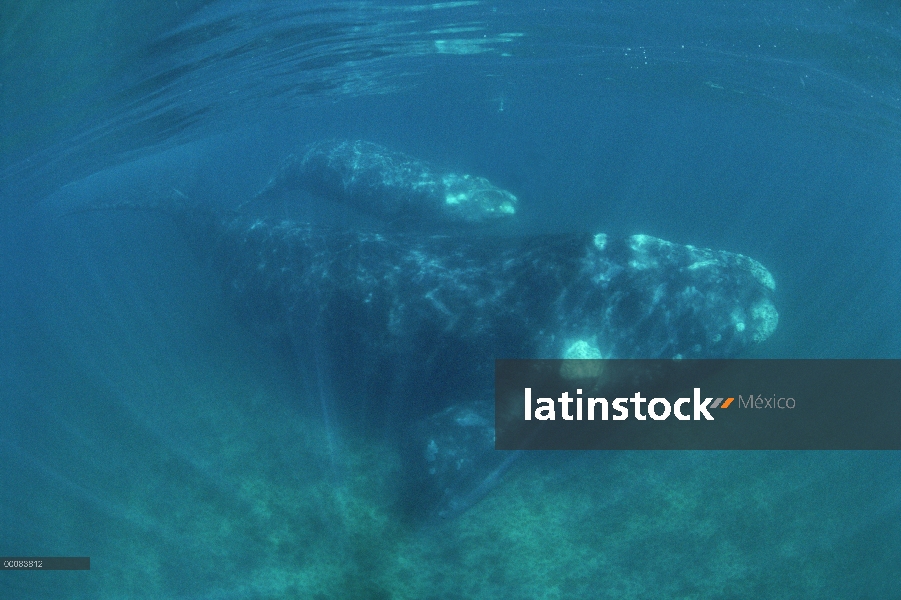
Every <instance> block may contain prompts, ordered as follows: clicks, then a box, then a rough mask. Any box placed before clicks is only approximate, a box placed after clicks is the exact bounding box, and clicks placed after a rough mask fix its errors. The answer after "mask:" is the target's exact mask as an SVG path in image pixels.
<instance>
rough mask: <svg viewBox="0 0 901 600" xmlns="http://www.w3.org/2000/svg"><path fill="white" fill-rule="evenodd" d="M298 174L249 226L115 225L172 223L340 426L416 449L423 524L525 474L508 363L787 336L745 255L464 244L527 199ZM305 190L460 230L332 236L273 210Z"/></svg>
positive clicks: (607, 243)
mask: <svg viewBox="0 0 901 600" xmlns="http://www.w3.org/2000/svg"><path fill="white" fill-rule="evenodd" d="M366 153H370V154H371V156H368V157H363V156H362V155H363V154H366ZM352 155H353V156H356V157H357V158H356V159H354V160H356V161H357V162H354V160H351V156H352ZM297 156H301V155H300V154H298V155H297ZM297 156H293V157H289V158H288V159H287V160H286V161H285V162H283V164H282V166H281V167H279V170H278V172H277V173H276V175H275V176H274V177H273V179H272V181H271V182H270V183H269V184H267V186H266V187H265V188H264V189H263V190H261V192H260V193H259V194H257V196H256V197H254V198H253V199H252V200H251V201H249V202H247V203H245V204H244V205H241V206H240V208H239V209H238V210H226V209H224V208H222V206H221V205H211V204H206V203H202V202H192V201H190V200H189V199H188V198H186V197H185V196H184V195H182V194H174V195H173V196H172V198H170V199H168V200H165V201H161V202H156V203H153V204H145V205H144V206H143V207H141V206H138V205H135V204H120V205H118V206H114V207H112V208H138V209H144V210H146V209H152V210H157V211H162V212H164V213H166V214H167V215H169V216H170V217H171V218H172V220H173V221H174V223H175V224H176V226H177V227H178V228H179V229H181V230H182V231H183V233H184V234H185V236H186V238H187V239H188V241H189V242H190V244H191V245H192V246H193V247H194V248H195V250H196V251H197V252H198V253H199V254H201V255H202V256H203V257H204V261H205V262H206V263H207V264H208V265H209V266H210V268H211V269H212V270H213V271H214V273H215V275H216V277H217V278H218V279H219V281H221V286H222V291H223V294H224V295H225V297H226V298H227V299H228V301H229V303H230V305H231V306H232V307H233V309H234V311H235V313H236V315H237V317H238V319H239V320H240V322H241V323H242V324H243V326H244V327H245V328H246V329H247V330H248V331H250V332H252V334H253V335H256V336H259V337H260V338H262V339H265V340H267V341H268V342H270V343H273V344H275V345H278V346H279V347H282V348H286V349H288V350H290V351H291V352H292V353H293V355H294V357H295V359H296V361H297V363H298V364H299V365H300V366H301V367H302V366H303V365H304V364H307V365H309V364H314V365H316V369H317V370H318V372H319V373H331V374H333V379H334V381H333V382H331V385H330V389H331V390H332V392H333V394H332V395H333V397H334V398H335V400H334V402H335V409H336V418H340V419H347V420H349V421H350V422H354V420H355V419H356V420H357V422H366V423H370V424H378V425H380V426H384V427H387V428H388V431H391V432H392V435H394V436H396V439H398V440H403V442H402V443H400V446H402V447H403V451H404V452H405V453H408V455H409V456H410V457H411V460H409V461H408V469H410V471H411V472H410V473H408V474H407V478H408V479H409V481H410V482H411V489H412V490H415V493H411V494H410V497H415V498H421V499H422V500H421V501H422V503H423V505H420V506H417V507H416V510H414V511H413V512H422V511H423V510H424V511H425V512H432V513H433V514H438V515H439V516H445V517H448V516H455V515H458V514H461V513H462V512H464V511H465V510H467V509H469V508H470V507H472V506H473V505H475V504H476V503H477V502H478V501H479V500H480V499H481V498H483V497H484V496H485V495H486V494H487V493H488V492H489V491H490V489H491V488H492V487H493V486H494V485H496V484H497V482H498V481H500V479H501V478H502V476H503V474H504V472H505V471H506V470H507V468H508V467H509V466H510V463H511V462H512V460H513V458H515V457H516V456H519V455H518V454H508V453H503V452H500V453H499V452H498V451H495V450H494V449H493V409H494V407H493V402H492V401H491V400H490V399H489V397H490V392H491V391H492V390H493V377H494V361H495V359H496V358H528V359H541V358H573V359H578V358H610V359H619V358H662V359H682V358H685V359H691V358H732V357H738V356H741V355H742V354H745V353H746V352H748V351H750V350H751V349H753V348H754V347H756V346H758V345H759V344H761V343H763V342H765V341H766V340H767V339H768V338H769V337H771V336H772V334H773V333H774V331H775V330H776V328H777V325H778V321H779V313H778V311H777V309H776V304H775V290H776V284H775V280H774V278H773V276H772V274H771V273H770V272H769V271H768V270H767V269H766V268H765V267H764V266H763V265H762V264H761V263H759V262H757V261H756V260H754V259H753V258H750V257H748V256H745V255H743V254H739V253H735V252H729V251H725V250H715V249H708V248H701V247H696V246H693V245H684V244H678V243H674V242H670V241H666V240H663V239H660V238H657V237H653V236H649V235H630V236H621V237H616V236H610V235H607V234H605V233H602V232H569V233H554V234H537V233H536V234H520V235H515V236H511V235H503V236H502V235H494V234H491V233H490V232H487V233H485V234H483V235H478V234H471V233H468V234H467V235H458V232H459V229H457V227H458V226H460V225H461V224H465V223H471V224H473V228H474V229H476V230H477V229H478V227H479V226H480V225H482V224H483V223H484V222H486V221H488V220H493V219H502V218H511V217H512V215H513V214H514V213H515V202H514V201H513V200H512V199H511V197H512V194H509V193H501V192H499V191H497V190H496V189H492V191H491V193H490V194H488V195H487V196H486V197H485V198H482V199H479V200H473V201H472V203H471V204H470V205H469V206H463V207H462V208H461V206H462V205H465V204H466V202H464V201H462V200H461V202H460V203H458V204H454V203H453V202H450V203H449V202H447V194H448V191H447V188H446V187H445V188H442V187H441V186H440V185H438V184H437V183H436V181H437V179H436V177H435V173H436V172H437V171H435V170H434V169H433V168H432V167H429V166H423V165H425V163H422V162H420V161H416V160H415V159H412V158H410V157H407V156H406V155H398V154H395V153H391V152H389V151H386V150H385V149H383V148H381V147H380V146H376V145H370V144H368V143H367V144H364V143H360V142H352V143H351V142H334V141H329V142H323V143H318V144H313V145H311V146H308V147H307V150H306V152H304V153H303V154H302V158H297ZM389 158H390V159H391V160H389ZM353 165H356V166H353ZM423 173H425V174H426V175H423ZM423 181H426V182H427V185H425V186H424V187H423V185H422V182H423ZM484 185H485V184H484V183H479V184H478V186H484ZM489 185H490V184H489ZM301 188H302V189H305V190H307V191H309V190H316V193H318V194H321V195H324V196H331V197H333V198H334V199H336V200H338V201H341V202H346V203H349V204H351V205H353V206H355V207H357V208H358V209H359V210H361V211H365V212H369V213H370V214H373V215H376V216H378V217H380V218H383V219H385V220H386V221H388V220H396V219H398V218H399V217H409V218H411V219H412V218H413V217H415V218H418V219H423V218H433V219H436V220H438V221H439V222H446V223H450V226H449V227H448V229H447V231H446V232H444V233H435V232H419V231H417V230H415V229H413V228H410V227H407V228H400V229H398V228H386V229H381V230H355V229H344V228H330V227H321V226H316V225H312V224H310V223H306V222H303V221H299V220H294V219H291V218H283V217H277V216H273V215H272V214H271V213H270V211H269V210H268V206H267V203H266V202H260V199H261V198H266V197H271V196H272V195H273V194H276V193H280V194H284V193H288V191H289V190H295V191H296V190H298V189H301ZM424 189H425V191H423V190H424ZM277 190H279V191H278V192H277ZM468 193H469V192H468ZM467 198H469V197H468V196H467ZM470 200H471V199H470ZM467 201H468V200H467ZM507 203H510V207H513V212H508V208H507ZM94 208H96V209H107V208H110V207H94ZM464 209H465V210H464ZM314 376H315V374H314V375H311V377H314ZM479 399H482V400H479Z"/></svg>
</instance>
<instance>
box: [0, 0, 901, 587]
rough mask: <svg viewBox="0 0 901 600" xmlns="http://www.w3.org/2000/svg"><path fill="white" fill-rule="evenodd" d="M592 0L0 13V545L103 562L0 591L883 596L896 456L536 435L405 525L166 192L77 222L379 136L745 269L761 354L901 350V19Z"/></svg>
mask: <svg viewBox="0 0 901 600" xmlns="http://www.w3.org/2000/svg"><path fill="white" fill-rule="evenodd" d="M583 4H584V3H579V2H564V3H558V4H556V5H554V6H553V7H548V6H544V5H541V4H539V3H530V2H523V3H512V2H510V3H504V2H497V3H487V2H486V3H482V2H462V3H460V2H458V3H444V4H433V5H428V4H414V3H403V2H402V3H398V4H392V5H390V6H389V5H379V4H371V3H343V2H337V3H325V4H323V5H322V6H318V5H317V6H318V8H316V7H313V8H310V9H309V10H301V9H298V8H297V7H296V6H295V5H293V4H291V3H270V4H242V3H231V2H216V3H208V4H206V5H201V3H195V4H193V5H192V4H191V3H189V2H181V3H178V2H172V3H152V5H150V4H146V3H138V2H129V3H112V2H99V1H98V2H84V3H80V4H79V5H77V6H76V5H70V4H67V3H53V2H30V3H21V5H17V6H15V7H14V6H9V7H5V8H3V9H2V12H0V27H2V34H3V38H2V39H3V45H2V46H0V52H2V60H0V63H2V66H0V68H2V75H3V86H2V87H0V99H2V102H3V114H4V115H5V116H4V117H3V118H2V125H0V126H2V130H0V131H2V136H0V137H2V139H3V141H2V142H0V144H2V145H0V152H2V154H0V159H2V161H0V202H2V206H0V210H2V222H0V228H2V235H0V331H2V332H3V334H2V336H0V408H2V411H3V418H0V555H4V556H90V557H91V570H90V571H89V572H52V573H51V572H45V573H22V572H16V573H12V572H4V573H0V596H2V597H4V598H92V599H108V598H186V599H187V598H192V599H193V598H253V599H256V598H323V599H325V598H385V599H387V598H396V599H401V598H420V599H423V598H435V599H444V598H552V599H557V598H561V599H563V598H685V599H688V598H691V599H702V598H703V599H707V598H711V599H712V598H739V597H741V598H823V597H829V598H893V597H899V596H901V583H899V582H901V577H898V572H899V571H898V565H901V456H899V453H898V452H897V451H884V452H862V451H809V452H797V451H796V452H787V451H785V452H780V451H767V452H737V451H720V452H702V451H686V452H642V451H634V452H566V453H564V452H555V453H541V454H534V455H531V456H529V457H528V458H527V459H525V460H519V461H517V462H516V463H514V464H513V466H512V467H511V469H510V470H509V472H508V473H507V474H506V476H505V477H504V478H503V479H502V480H501V481H500V483H499V484H498V485H497V487H495V488H494V489H493V490H492V491H491V493H490V494H488V495H487V497H485V498H484V499H483V500H482V501H481V502H479V503H477V504H476V505H475V506H473V507H472V508H471V509H469V510H468V511H466V512H465V513H463V514H462V515H460V516H458V517H456V518H453V519H447V520H442V519H428V518H409V516H408V515H406V514H404V513H403V511H401V510H399V509H398V506H401V505H408V504H409V503H410V499H409V498H405V497H404V494H405V493H407V490H406V488H404V486H403V485H402V483H401V477H400V476H399V473H400V472H401V471H402V465H403V464H404V461H405V460H408V458H409V457H406V456H404V455H403V453H402V452H401V451H400V450H399V449H398V444H397V443H396V442H397V440H394V439H392V437H391V435H390V434H389V433H387V432H386V431H385V430H383V429H380V428H379V427H366V426H365V420H360V419H348V420H342V419H341V418H340V415H336V411H334V410H330V409H331V408H332V407H334V406H337V405H339V404H340V406H342V407H345V408H346V407H347V406H348V405H352V401H351V402H348V399H341V401H340V403H339V402H338V399H335V398H331V397H329V394H328V389H329V385H322V383H323V381H325V382H326V383H327V382H329V381H337V380H340V379H342V378H347V377H353V373H348V372H342V371H341V370H340V369H339V370H335V371H333V372H328V373H321V372H320V373H318V376H319V381H318V382H315V383H316V385H313V384H311V382H310V381H308V380H305V377H304V376H303V375H302V374H303V373H309V372H310V370H309V369H308V368H305V367H306V366H305V365H300V366H299V365H296V364H293V362H292V359H291V356H290V355H286V354H285V353H283V352H281V351H280V349H279V348H275V347H273V346H271V345H270V344H267V343H266V342H265V341H264V340H261V339H259V338H258V337H256V336H254V335H253V334H252V333H251V332H249V331H247V329H246V328H245V327H243V326H242V323H241V322H239V320H238V319H237V317H236V315H235V311H234V310H233V307H231V306H230V305H228V304H227V303H226V302H225V300H224V298H223V295H222V293H221V282H220V281H218V280H217V279H216V277H215V274H214V272H213V271H212V270H211V269H210V268H209V265H208V264H206V263H205V262H204V261H203V260H202V259H200V258H198V255H197V254H196V253H195V252H194V251H193V249H192V248H191V247H190V244H188V243H186V241H185V238H184V237H183V236H182V235H181V232H179V231H178V230H177V229H176V228H175V227H173V225H172V223H171V221H170V220H169V219H167V218H166V217H165V216H164V215H160V214H155V213H143V212H136V211H111V212H108V213H103V212H97V213H84V214H76V215H65V214H63V213H65V212H66V210H65V209H66V207H70V206H73V205H78V204H82V203H90V202H96V201H106V202H109V201H114V200H118V199H127V200H134V199H143V198H148V197H155V196H159V195H161V194H168V193H171V190H173V189H175V190H178V192H179V193H182V194H184V195H185V196H187V197H189V198H192V199H197V200H199V201H200V200H202V201H209V202H215V203H220V204H221V205H222V206H224V207H233V206H235V205H237V204H239V203H240V202H242V201H243V200H245V199H247V198H248V197H250V196H251V195H252V194H253V193H255V191H256V190H258V189H259V188H260V187H262V186H263V185H264V184H265V183H266V181H267V180H268V178H269V177H270V175H271V174H272V172H273V170H274V167H275V165H276V164H277V163H278V161H279V160H280V158H281V157H282V156H284V155H285V154H287V153H288V152H291V151H294V150H296V149H297V148H299V147H301V146H302V145H303V144H306V143H308V142H311V141H314V140H317V139H323V138H328V137H351V138H361V139H369V140H373V141H376V142H379V143H382V144H385V145H386V146H389V147H392V148H396V149H399V150H403V151H405V152H409V153H411V154H414V155H416V156H419V157H423V158H425V159H428V160H431V161H434V162H437V163H441V164H447V165H450V166H452V167H454V168H457V169H460V170H464V171H466V172H472V173H476V174H479V175H484V176H487V177H490V178H491V179H492V181H495V182H496V183H498V184H499V185H502V186H504V187H506V188H508V189H510V190H512V191H514V192H515V193H516V194H517V195H518V196H519V198H520V201H521V212H520V214H519V215H518V216H517V221H516V223H515V225H514V226H513V229H512V231H508V232H506V234H507V235H518V234H526V233H534V232H544V233H547V232H565V231H592V232H596V231H604V232H607V233H609V234H611V235H629V234H634V233H645V234H648V235H655V236H658V237H661V238H664V239H668V240H672V241H674V242H677V243H685V244H695V245H698V246H705V247H711V248H717V249H724V250H730V251H735V252H741V253H743V254H747V255H748V256H751V257H753V258H755V259H756V260H759V261H760V262H761V263H762V264H764V265H765V266H766V267H767V268H768V269H769V270H770V271H771V272H772V273H773V276H774V278H775V280H776V282H777V297H776V302H777V307H778V309H779V312H780V323H779V328H778V329H777V331H776V333H775V334H774V336H773V337H772V338H770V339H769V340H768V341H767V342H765V343H764V344H762V345H761V346H760V347H759V348H756V349H754V351H753V354H752V355H753V356H755V357H764V358H898V357H899V354H901V353H899V348H901V320H899V319H898V318H897V316H898V314H899V308H901V259H899V256H901V233H899V232H901V227H899V226H901V175H899V174H901V87H899V81H901V79H899V78H898V77H897V75H898V72H899V70H901V58H899V57H901V48H899V46H901V44H899V39H901V12H899V9H898V7H897V6H895V5H892V4H891V3H880V2H859V3H844V4H840V5H827V4H825V3H817V2H807V3H803V4H799V5H794V4H793V5H792V7H791V8H786V7H785V6H782V5H780V4H763V5H760V6H757V7H755V8H754V9H753V10H751V9H749V8H747V7H743V6H741V5H739V4H735V5H729V4H726V5H723V6H718V7H717V8H716V9H715V10H714V9H710V8H709V7H708V5H707V4H706V3H698V4H697V5H694V4H679V5H678V6H677V5H670V4H669V3H660V4H659V5H657V6H650V5H647V4H641V5H639V4H630V3H623V4H621V5H616V6H612V5H609V4H599V5H598V6H596V7H592V8H591V9H586V8H585V7H584V6H582V5H583ZM299 212H300V213H301V216H302V217H303V218H309V219H311V220H313V221H317V222H322V223H327V225H328V226H330V227H365V226H367V225H366V224H365V223H359V222H358V221H357V220H356V219H355V218H354V217H353V216H352V215H348V214H346V213H344V212H342V211H336V210H335V209H334V207H332V206H322V205H317V204H315V203H314V202H313V201H312V200H311V201H310V204H309V206H303V207H301V209H299ZM403 368H404V366H403V365H397V369H398V370H402V369H403ZM311 390H314V391H311ZM855 401H865V400H864V399H849V403H853V402H855ZM367 410H372V407H360V411H361V413H363V414H365V412H366V411H367Z"/></svg>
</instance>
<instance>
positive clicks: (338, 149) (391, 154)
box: [253, 140, 517, 227]
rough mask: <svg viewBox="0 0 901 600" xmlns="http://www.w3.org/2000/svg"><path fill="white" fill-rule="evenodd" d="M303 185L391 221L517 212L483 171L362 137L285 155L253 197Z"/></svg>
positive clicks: (475, 220) (459, 219)
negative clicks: (441, 163) (440, 163)
mask: <svg viewBox="0 0 901 600" xmlns="http://www.w3.org/2000/svg"><path fill="white" fill-rule="evenodd" d="M298 191H305V192H308V193H311V194H313V195H315V196H319V197H321V198H325V199H327V200H331V201H336V202H341V203H345V204H348V205H350V206H352V207H354V208H355V209H357V210H359V211H361V212H364V213H367V214H369V215H371V216H375V217H378V218H380V219H384V220H385V221H388V222H390V223H392V224H394V225H396V226H402V227H404V226H411V225H416V224H421V223H432V224H445V225H450V224H461V225H466V226H472V225H478V224H485V223H492V222H497V221H500V220H504V219H508V218H510V217H512V216H513V215H514V214H515V213H516V206H517V198H516V196H515V195H513V194H512V193H510V192H508V191H506V190H503V189H501V188H499V187H497V186H495V185H493V184H492V183H491V182H490V181H488V180H487V179H485V178H484V177H477V176H474V175H468V174H461V173H456V172H454V171H450V170H446V169H441V168H438V167H436V166H433V165H431V164H430V163H427V162H425V161H422V160H419V159H416V158H413V157H412V156H408V155H406V154H403V153H401V152H396V151H394V150H389V149H388V148H385V147H383V146H380V145H378V144H374V143H372V142H366V141H362V140H355V141H351V140H328V141H321V142H315V143H313V144H310V145H309V146H307V147H306V149H305V150H303V151H302V152H301V153H298V154H290V155H288V156H287V157H286V158H285V159H284V160H283V161H282V163H281V165H280V166H279V168H278V170H277V172H276V174H275V175H274V176H273V177H272V179H271V180H270V181H269V183H268V184H267V185H266V186H265V187H264V188H263V190H261V191H260V193H259V194H258V195H257V197H256V198H255V199H254V201H253V202H259V201H262V200H266V199H273V198H282V199H283V198H290V197H291V196H292V195H293V194H296V193H297V192H298Z"/></svg>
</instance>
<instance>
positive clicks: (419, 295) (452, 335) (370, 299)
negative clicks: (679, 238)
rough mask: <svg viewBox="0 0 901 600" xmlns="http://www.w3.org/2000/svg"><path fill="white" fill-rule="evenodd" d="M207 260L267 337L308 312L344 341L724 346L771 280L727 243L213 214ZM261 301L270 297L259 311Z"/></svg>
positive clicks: (758, 305)
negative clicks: (455, 231) (474, 232)
mask: <svg viewBox="0 0 901 600" xmlns="http://www.w3.org/2000/svg"><path fill="white" fill-rule="evenodd" d="M218 240H219V242H218V248H217V264H218V265H219V266H220V268H221V269H222V275H223V277H224V279H225V282H226V285H225V289H226V291H227V293H228V294H229V295H230V297H231V300H232V301H233V303H234V304H235V306H237V307H238V308H239V310H240V311H241V313H242V315H243V316H244V319H245V320H246V321H247V322H248V323H249V324H250V325H251V326H252V327H253V328H254V329H255V330H257V331H259V332H261V333H264V334H266V335H269V336H278V335H279V334H281V333H283V332H285V331H290V330H291V329H292V328H296V327H298V326H300V325H301V323H300V322H299V320H300V319H303V318H306V317H308V316H309V315H310V314H311V311H312V313H314V314H315V315H316V318H317V319H318V320H319V321H320V323H321V324H322V325H324V326H325V327H326V328H327V329H329V330H333V329H332V328H348V327H350V328H353V329H354V330H355V331H356V332H357V333H356V336H355V348H354V352H356V353H360V354H366V353H375V354H378V355H380V356H385V355H394V356H396V357H398V360H399V361H400V362H402V363H407V362H409V360H408V359H409V357H417V358H422V359H423V360H425V359H427V358H428V357H430V356H434V355H436V353H437V354H445V353H446V352H447V350H448V349H451V348H452V349H454V352H455V353H459V354H460V356H461V357H465V358H458V359H457V360H466V361H468V362H472V363H475V364H480V365H482V366H483V367H484V366H485V365H491V364H493V363H492V361H493V359H494V358H495V357H509V358H601V357H603V358H728V357H734V356H738V355H739V354H741V353H743V352H745V351H746V350H748V349H749V348H750V347H752V346H754V345H755V344H757V343H759V342H762V341H763V340H765V339H766V338H768V337H769V336H770V335H771V334H772V332H773V331H774V330H775V328H776V325H777V322H778V313H777V311H776V309H775V306H774V304H773V292H774V289H775V284H774V282H773V278H772V276H771V275H770V274H769V272H768V271H767V270H766V269H765V268H764V267H763V266H762V265H760V263H758V262H757V261H755V260H753V259H750V258H748V257H746V256H743V255H741V254H735V253H730V252H724V251H715V250H708V249H703V248H696V247H693V246H683V245H678V244H674V243H671V242H667V241H664V240H661V239H658V238H654V237H650V236H644V235H635V236H630V237H625V238H621V239H610V238H608V237H607V236H606V235H604V234H586V233H569V234H556V235H531V236H522V237H516V238H509V237H508V238H488V237H486V238H472V237H465V238H459V237H454V236H446V235H433V236H415V235H402V234H398V235H389V234H384V233H382V234H379V233H363V232H355V231H335V232H327V231H322V230H317V229H314V228H312V227H311V226H309V225H306V224H302V223H297V222H293V221H286V220H275V219H268V218H265V217H262V218H258V217H250V216H239V217H237V218H233V219H228V220H226V221H224V222H222V223H221V228H220V235H219V236H218ZM272 307H280V309H279V310H277V311H273V310H272Z"/></svg>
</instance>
